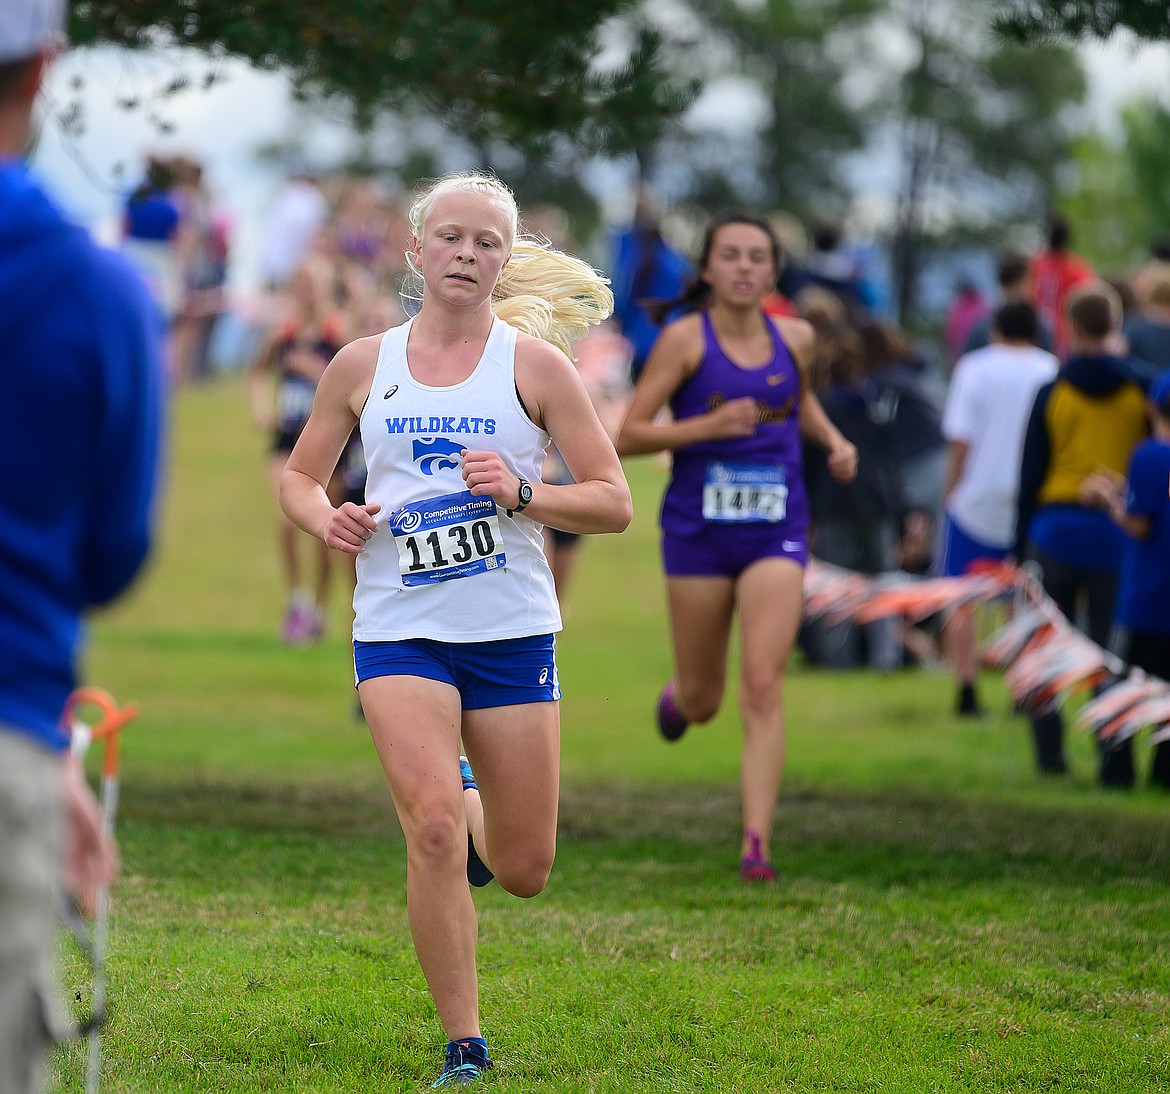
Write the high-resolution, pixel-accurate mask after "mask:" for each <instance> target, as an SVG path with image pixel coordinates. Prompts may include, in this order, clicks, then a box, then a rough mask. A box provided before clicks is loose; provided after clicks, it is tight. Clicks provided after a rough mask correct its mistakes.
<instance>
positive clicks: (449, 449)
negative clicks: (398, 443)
mask: <svg viewBox="0 0 1170 1094" xmlns="http://www.w3.org/2000/svg"><path fill="white" fill-rule="evenodd" d="M411 443H412V445H413V447H414V462H415V463H417V464H418V469H419V470H420V471H421V472H422V473H423V474H424V475H433V474H434V473H435V472H436V471H438V470H441V469H449V470H458V468H459V461H460V455H459V454H460V453H461V452H462V451H463V449H464V447H465V446H464V445H461V444H457V443H456V442H455V441H453V440H451V438H450V437H424V438H423V439H422V440H415V441H412V442H411Z"/></svg>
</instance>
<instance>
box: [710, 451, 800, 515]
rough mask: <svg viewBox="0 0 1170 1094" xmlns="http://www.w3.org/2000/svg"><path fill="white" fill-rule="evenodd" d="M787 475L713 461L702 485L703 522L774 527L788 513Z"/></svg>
mask: <svg viewBox="0 0 1170 1094" xmlns="http://www.w3.org/2000/svg"><path fill="white" fill-rule="evenodd" d="M786 478H787V475H786V473H785V469H784V468H783V467H776V466H773V465H770V464H755V463H725V462H723V461H722V460H714V461H713V462H712V463H710V464H709V465H708V467H707V476H706V479H705V480H704V482H703V519H704V520H710V521H715V522H716V523H720V524H723V523H733V522H741V521H745V522H746V521H757V522H767V523H772V524H774V523H775V522H776V521H781V520H783V519H784V514H785V513H786V512H787V511H788V484H787V482H786V481H785V480H786Z"/></svg>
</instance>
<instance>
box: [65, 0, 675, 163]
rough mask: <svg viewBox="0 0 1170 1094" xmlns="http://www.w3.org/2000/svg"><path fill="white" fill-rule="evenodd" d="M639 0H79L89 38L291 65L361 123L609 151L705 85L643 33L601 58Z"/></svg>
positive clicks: (78, 13) (76, 26)
mask: <svg viewBox="0 0 1170 1094" xmlns="http://www.w3.org/2000/svg"><path fill="white" fill-rule="evenodd" d="M633 2H634V0H558V2H557V3H549V2H548V0H394V2H387V0H345V2H344V3H338V4H320V3H314V2H306V0H241V2H240V3H199V2H193V0H80V2H78V3H76V4H75V6H74V8H73V12H72V16H71V19H70V33H71V36H72V40H73V42H74V43H75V44H77V45H87V44H94V43H99V42H100V43H113V44H117V45H122V46H126V47H129V48H132V49H140V48H149V47H152V46H155V45H158V44H159V43H160V42H167V43H170V42H177V43H180V44H182V45H186V46H192V47H195V48H197V49H200V50H203V51H205V52H207V53H209V54H212V55H233V56H238V57H242V58H245V59H247V60H248V61H250V62H252V63H253V64H255V65H257V66H258V67H261V68H266V69H280V70H282V71H285V72H287V73H288V74H289V75H290V76H291V77H292V79H293V81H294V84H295V86H296V87H297V88H298V89H299V90H300V91H301V92H302V93H303V94H305V95H306V96H309V97H312V96H331V97H332V96H340V97H342V98H344V99H345V100H347V101H348V102H350V103H351V104H352V105H353V108H354V112H355V120H356V121H357V123H358V124H359V125H360V124H368V123H369V122H370V121H371V120H372V119H373V118H374V117H375V116H376V115H377V113H378V112H379V111H382V110H387V109H394V110H406V109H413V110H418V109H420V108H421V109H423V110H425V111H427V112H429V113H431V114H433V115H435V116H437V117H439V118H441V119H442V120H443V121H444V122H445V123H446V124H447V125H448V126H449V127H450V128H451V129H452V130H453V131H454V132H457V133H459V134H460V135H461V136H464V137H466V138H467V139H468V140H470V141H471V142H473V143H483V142H485V141H487V140H489V139H494V140H500V139H502V140H505V141H508V142H511V143H514V144H516V145H519V146H524V147H528V148H533V147H536V148H539V147H541V146H542V144H543V143H544V142H547V141H548V140H549V139H550V137H552V136H553V135H556V134H570V135H573V136H574V137H576V138H577V139H580V140H586V141H589V142H591V143H592V144H593V145H595V146H597V147H599V148H606V147H612V146H614V145H620V144H621V142H622V141H623V140H628V139H629V133H630V131H631V130H633V129H635V128H637V127H645V128H647V129H649V130H651V131H653V130H654V129H655V128H656V127H661V126H662V125H664V124H665V123H666V121H667V120H668V119H669V118H671V117H673V116H675V115H677V114H678V113H679V112H680V111H681V110H683V109H685V107H686V105H687V103H688V102H689V99H690V97H691V96H692V95H693V90H688V89H685V88H683V89H679V88H675V87H673V86H671V85H670V84H669V82H668V81H666V80H665V79H664V78H663V77H662V74H661V71H660V70H659V69H658V68H657V67H656V66H657V56H656V42H655V41H654V40H652V39H645V40H643V41H642V42H641V43H640V44H639V49H637V50H635V51H634V53H633V54H632V56H631V57H630V58H629V59H628V60H627V61H626V62H625V63H620V59H619V63H617V64H614V65H611V66H609V67H608V68H606V69H602V68H600V67H599V66H598V64H597V63H596V62H597V59H598V55H599V53H600V50H601V41H600V33H601V28H602V26H603V24H604V23H605V21H606V20H607V19H608V18H610V17H612V16H613V15H615V14H617V13H619V12H621V11H622V10H624V9H627V8H629V7H630V6H631V5H632V3H633Z"/></svg>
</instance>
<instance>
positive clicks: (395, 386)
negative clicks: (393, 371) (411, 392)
mask: <svg viewBox="0 0 1170 1094" xmlns="http://www.w3.org/2000/svg"><path fill="white" fill-rule="evenodd" d="M397 390H398V385H397V384H394V385H393V387H391V388H390V390H389V391H387V392H386V394H385V395H383V396H382V398H383V399H389V398H390V396H391V395H393V394H394V393H395V392H396V391H397Z"/></svg>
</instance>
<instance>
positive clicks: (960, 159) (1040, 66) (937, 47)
mask: <svg viewBox="0 0 1170 1094" xmlns="http://www.w3.org/2000/svg"><path fill="white" fill-rule="evenodd" d="M890 13H891V15H892V16H894V17H895V18H896V22H895V23H892V24H890V26H889V28H887V29H893V30H896V31H897V32H899V33H900V34H901V35H903V36H904V38H903V40H904V43H905V44H906V45H907V46H908V47H909V48H908V50H907V55H908V56H909V57H910V62H909V64H908V65H907V66H906V67H905V68H904V70H903V71H902V72H901V73H900V74H899V75H898V78H897V79H896V80H895V81H894V82H893V84H892V85H891V86H890V87H889V88H888V90H887V92H886V94H885V97H884V104H883V109H882V114H883V116H884V121H883V122H882V123H881V124H882V126H883V129H884V131H886V132H888V133H890V134H891V139H892V140H893V141H894V142H895V147H896V148H897V150H898V151H897V154H898V159H899V163H900V167H899V169H900V172H901V184H900V186H899V188H898V197H897V210H896V213H895V217H894V227H893V254H894V272H895V282H896V285H897V292H898V312H899V315H900V317H901V319H902V321H903V322H907V321H909V319H910V315H909V313H910V310H911V305H912V301H913V300H914V298H915V290H916V281H917V277H918V273H919V270H920V269H921V266H922V260H923V255H924V250H925V248H926V247H927V246H929V244H930V241H931V239H932V238H935V239H939V238H945V237H946V236H947V235H948V234H950V235H954V234H959V235H962V234H970V233H973V232H974V233H978V232H983V231H986V230H987V229H988V228H994V227H995V226H997V225H999V226H1001V225H1004V224H1007V223H1012V222H1014V221H1017V220H1019V219H1021V218H1035V217H1038V216H1040V215H1041V214H1042V213H1043V212H1044V210H1045V208H1046V206H1047V205H1048V204H1049V200H1050V196H1051V194H1052V192H1053V189H1054V179H1055V174H1056V170H1057V168H1058V166H1059V165H1060V164H1061V163H1062V162H1063V161H1064V160H1065V159H1066V158H1067V155H1068V151H1069V134H1068V132H1067V130H1066V129H1065V127H1063V126H1062V125H1061V123H1060V118H1061V112H1062V109H1063V108H1065V107H1067V106H1069V105H1070V104H1072V103H1075V102H1078V101H1079V100H1080V99H1081V98H1083V96H1084V90H1085V80H1084V74H1083V71H1082V69H1081V67H1080V64H1079V62H1078V61H1077V59H1076V57H1075V56H1074V55H1073V54H1072V52H1071V51H1070V50H1069V49H1068V48H1066V47H1064V46H1061V45H1058V44H1046V45H1037V46H1028V47H1025V46H1021V45H1018V44H1015V43H1010V42H1009V43H1005V42H1002V41H999V40H997V39H996V38H995V37H994V36H993V35H992V33H991V20H992V14H993V12H992V9H991V6H990V5H989V4H988V3H986V2H979V0H974V2H972V0H896V2H895V3H894V4H892V5H891V8H890Z"/></svg>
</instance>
